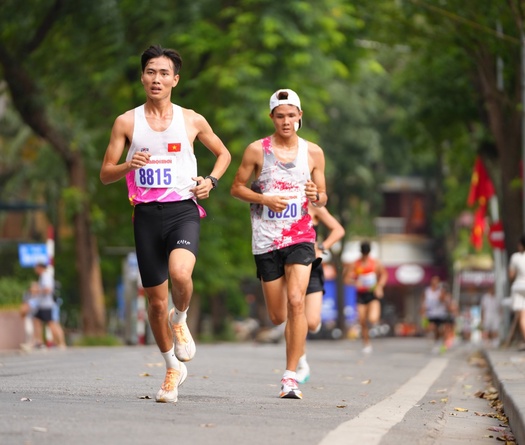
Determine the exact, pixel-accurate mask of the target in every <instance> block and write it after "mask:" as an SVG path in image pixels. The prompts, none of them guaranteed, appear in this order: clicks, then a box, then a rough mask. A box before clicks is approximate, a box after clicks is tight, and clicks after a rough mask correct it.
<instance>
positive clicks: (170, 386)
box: [155, 363, 188, 403]
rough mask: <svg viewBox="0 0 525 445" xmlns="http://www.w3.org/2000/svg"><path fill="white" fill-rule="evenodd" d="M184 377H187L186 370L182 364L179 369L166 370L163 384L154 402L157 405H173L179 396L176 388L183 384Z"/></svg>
mask: <svg viewBox="0 0 525 445" xmlns="http://www.w3.org/2000/svg"><path fill="white" fill-rule="evenodd" d="M186 377H188V369H187V368H186V365H185V364H184V363H181V364H180V369H175V368H168V369H167V370H166V377H165V378H164V383H163V384H162V386H161V387H160V389H159V392H158V393H157V396H156V397H155V400H156V401H157V402H159V403H175V402H176V401H177V398H178V395H179V391H178V388H179V386H180V385H182V384H183V383H184V380H186Z"/></svg>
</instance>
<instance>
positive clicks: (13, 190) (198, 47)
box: [0, 0, 522, 325]
mask: <svg viewBox="0 0 525 445" xmlns="http://www.w3.org/2000/svg"><path fill="white" fill-rule="evenodd" d="M496 3H497V4H496ZM521 3H522V2H521V1H516V0H514V1H513V0H509V1H508V2H493V1H490V0H462V1H460V0H447V1H446V2H442V1H437V0H436V1H433V0H428V1H426V2H423V1H419V0H375V1H373V2H370V1H367V0H355V1H347V0H320V1H316V2H310V1H304V0H289V1H286V2H283V1H278V0H233V1H232V0H180V1H177V2H173V1H169V0H143V1H141V2H135V1H131V0H101V1H98V2H93V1H91V0H77V1H75V2H69V1H66V0H27V1H26V2H25V3H24V8H21V7H20V3H19V2H17V1H15V0H4V1H3V2H1V4H0V144H1V145H0V150H1V153H2V157H1V159H0V185H1V187H0V201H9V200H12V199H23V200H30V201H34V202H39V203H45V205H46V212H47V216H48V218H49V221H51V222H52V223H53V224H54V225H55V227H56V230H57V234H58V236H57V239H56V261H55V263H56V270H57V278H58V279H60V281H62V283H63V294H64V302H65V303H64V304H65V306H64V308H65V309H66V311H67V312H68V313H69V314H71V316H70V319H71V323H72V324H73V325H76V324H79V323H81V321H80V319H81V315H80V312H81V311H82V310H88V309H85V308H83V309H81V300H82V297H81V295H80V294H81V291H80V289H79V285H78V283H79V276H80V275H81V274H82V273H84V271H82V270H79V266H78V264H79V262H78V258H79V257H80V256H82V255H83V254H84V252H82V251H79V248H78V244H76V243H75V236H77V235H76V234H75V232H74V231H73V230H72V229H71V225H72V224H73V220H74V218H75V215H78V214H79V212H80V209H81V206H82V205H84V204H85V203H87V205H88V209H89V212H88V213H89V217H88V221H87V222H88V223H89V230H90V233H91V234H92V235H94V236H95V237H96V243H97V248H98V250H99V253H100V262H99V265H98V267H100V269H101V276H102V280H103V289H104V301H105V304H106V307H107V308H113V307H114V306H115V299H116V287H117V284H118V283H119V280H120V279H121V273H122V261H123V254H122V252H125V251H126V249H132V246H133V234H132V226H131V213H132V208H131V207H130V205H129V203H128V200H127V192H126V186H125V183H124V181H120V182H118V183H115V184H112V185H110V186H103V185H102V184H101V183H100V181H99V176H98V175H99V169H100V163H101V160H102V157H103V154H104V151H105V149H106V146H107V143H108V140H109V134H110V130H111V126H112V124H113V121H114V119H115V118H116V117H117V116H118V115H119V114H121V113H123V112H124V111H126V110H128V109H131V108H134V107H136V106H138V105H140V104H141V103H143V102H144V99H145V96H144V92H143V89H142V85H141V83H140V74H141V72H140V54H141V53H142V51H143V50H144V49H145V48H147V47H148V46H149V45H150V44H154V43H159V44H161V45H162V46H164V47H172V48H176V49H177V50H179V51H180V53H181V54H182V57H183V67H182V71H181V80H180V82H179V84H178V86H177V87H176V89H175V90H174V93H173V102H175V103H178V104H180V105H181V106H183V107H187V108H192V109H195V110H196V111H198V112H199V113H201V114H202V115H204V116H205V117H206V119H207V120H208V121H209V122H210V124H211V125H212V127H213V128H214V130H215V131H216V133H217V134H218V135H219V136H220V137H221V139H222V140H223V141H224V142H225V144H226V145H227V147H228V148H229V149H230V151H231V153H232V156H233V159H232V164H231V167H230V169H229V170H228V172H227V173H226V175H225V176H224V177H223V178H222V179H221V181H220V184H219V187H218V189H217V190H214V192H213V193H212V196H211V198H210V199H209V200H206V201H203V202H202V203H201V204H202V205H203V206H204V208H205V209H206V211H207V213H208V216H207V218H205V219H204V220H203V224H202V229H201V247H200V253H199V259H198V262H197V266H196V269H195V275H194V282H195V293H196V294H197V295H199V296H200V303H201V309H202V311H205V312H206V311H211V310H212V308H213V306H214V301H215V302H217V301H219V302H220V305H221V306H224V307H225V308H226V309H227V311H226V313H227V314H229V315H230V316H244V315H246V314H247V311H248V306H247V304H246V301H245V294H246V289H247V288H251V287H250V286H253V282H254V279H255V277H254V274H255V268H254V265H253V259H252V256H251V245H250V239H251V229H250V221H249V211H248V206H247V205H246V204H245V203H242V202H240V201H237V200H234V199H232V198H231V196H230V194H229V188H230V185H231V182H232V180H233V175H234V173H235V171H236V169H237V167H238V165H239V162H240V159H241V156H242V152H243V150H244V148H245V147H246V146H247V144H248V143H250V142H251V141H253V140H255V139H258V138H260V137H263V136H265V135H267V134H270V133H271V132H272V131H273V127H272V123H271V121H270V119H269V118H268V113H269V110H268V100H269V97H270V95H271V94H272V93H273V91H275V90H276V89H278V88H292V89H294V90H296V91H297V92H298V93H299V95H300V97H301V100H302V104H303V110H304V127H303V129H301V131H300V135H301V136H302V137H304V138H306V139H309V140H312V141H314V142H316V143H318V144H320V145H321V147H323V149H324V150H325V154H326V159H327V165H326V177H327V182H328V189H329V195H330V199H329V205H328V207H329V209H330V211H331V212H332V213H333V214H334V215H335V216H336V217H337V218H338V219H339V220H340V221H341V222H342V223H343V225H344V226H345V228H346V230H347V238H349V237H353V236H373V235H374V233H373V231H372V229H371V228H372V227H373V224H372V221H373V218H374V217H375V216H377V215H379V214H380V212H381V210H382V207H381V206H382V202H381V189H380V185H381V184H382V183H383V182H384V181H385V180H386V178H388V177H390V176H419V177H423V178H424V179H425V181H426V182H427V183H428V184H432V186H433V187H434V190H435V195H436V208H435V209H434V212H433V215H432V221H433V231H434V236H435V238H436V239H438V240H442V241H445V244H446V245H447V248H448V249H449V250H451V251H452V250H453V249H455V248H461V249H463V250H466V251H468V250H469V249H470V247H469V245H468V237H465V236H464V235H461V234H459V233H458V231H457V228H456V226H455V224H454V221H455V220H456V218H457V217H458V215H459V214H460V213H461V212H462V211H464V210H465V208H466V198H467V193H468V188H469V183H470V175H471V172H472V166H473V163H474V158H475V156H476V155H477V154H479V153H482V154H483V155H484V156H486V157H487V159H489V160H492V164H491V173H492V175H493V178H494V179H495V182H496V184H497V188H498V190H499V194H500V197H501V199H502V200H503V201H504V202H507V205H508V206H514V207H517V210H516V211H517V212H518V214H519V212H520V211H521V210H520V209H521V203H518V205H516V200H515V199H514V198H512V197H510V195H506V194H505V184H502V183H501V179H500V178H501V177H505V173H504V172H502V168H505V167H504V164H503V163H502V162H500V161H501V158H502V155H505V153H506V152H502V151H501V148H498V147H499V146H498V141H497V138H496V136H495V134H494V125H493V121H491V119H490V116H489V113H488V111H487V104H488V102H487V94H485V93H484V90H483V87H482V86H481V85H480V79H482V77H480V74H479V73H480V72H481V70H482V69H483V66H482V65H481V61H482V60H487V61H495V60H496V59H498V60H501V63H502V68H501V76H502V77H501V81H502V82H503V87H502V88H503V90H500V92H499V94H500V95H501V96H502V97H501V98H499V99H498V100H500V102H501V103H505V104H506V107H507V110H511V111H507V114H508V115H511V114H512V110H514V112H515V110H516V109H517V100H516V97H519V94H518V92H516V91H515V90H516V82H517V77H516V76H517V74H516V73H519V66H518V65H519V44H517V43H516V41H518V43H519V40H517V38H518V36H519V24H518V23H517V20H516V17H519V16H520V14H521V9H519V8H520V7H521V6H522V4H521ZM516 8H518V9H516ZM516 13H517V14H518V15H516ZM498 26H499V27H500V28H499V29H502V30H503V31H502V32H503V34H504V35H505V36H506V37H505V38H501V35H500V36H499V37H498V33H497V31H496V29H497V27H498ZM500 34H501V33H500ZM484 57H485V58H484ZM493 68H494V70H496V66H494V67H493ZM26 79H29V80H30V81H28V82H26ZM491 81H492V80H491V79H488V80H487V82H491ZM494 82H495V80H494ZM494 82H493V83H494ZM505 90H506V91H505ZM27 98H28V99H27ZM26 99H27V100H26ZM25 100H26V101H25ZM513 107H514V108H513ZM35 110H41V111H43V112H44V114H43V115H45V116H46V117H47V121H46V122H47V124H48V125H47V127H46V131H43V130H39V129H41V128H43V126H42V125H41V121H40V122H37V121H36V118H31V116H37V115H38V113H36V112H35ZM47 130H50V131H47ZM508 131H509V132H511V131H513V132H514V135H515V136H516V134H517V133H519V131H520V128H512V129H510V128H509V130H508ZM56 134H58V135H60V136H61V137H62V138H63V140H66V141H67V150H64V149H63V148H60V145H59V144H56V143H55V142H56V139H54V138H53V135H56ZM517 144H518V148H519V141H518V143H517ZM509 150H510V148H509ZM513 150H514V152H515V151H516V148H514V149H513ZM195 153H196V156H197V159H198V162H199V173H200V174H203V175H204V174H207V172H209V171H210V169H211V166H212V164H213V162H214V158H213V156H211V155H210V153H209V152H208V151H207V150H206V149H205V148H204V147H203V146H202V145H199V144H198V143H197V144H196V146H195ZM75 155H80V158H81V159H82V163H83V169H84V172H85V178H86V180H85V187H84V188H83V189H82V188H78V187H76V186H72V183H71V182H72V176H71V162H72V161H71V159H72V158H73V156H75ZM513 156H514V157H515V156H516V154H515V153H514V154H513ZM511 163H512V161H509V164H511ZM507 176H508V177H510V178H512V177H515V172H514V171H513V172H507ZM513 199H514V200H513ZM512 203H514V204H512ZM0 218H1V214H0ZM509 219H512V221H514V220H515V219H516V217H515V216H514V215H510V216H509ZM521 224H522V223H521V220H519V221H514V222H512V223H510V222H509V223H507V227H508V228H509V230H510V235H511V236H512V237H514V236H515V235H516V234H517V233H518V232H519V231H520V227H521ZM485 248H487V247H485ZM10 249H11V253H9V252H10ZM119 249H120V250H119ZM94 261H95V260H94ZM0 262H1V271H2V272H1V274H2V275H7V276H9V275H13V274H15V269H16V267H14V266H13V265H14V264H15V263H16V257H15V256H14V255H13V252H12V248H11V247H9V246H8V245H7V244H6V246H5V247H3V249H2V250H0ZM80 281H81V282H82V280H80ZM87 294H88V298H89V289H88V291H87Z"/></svg>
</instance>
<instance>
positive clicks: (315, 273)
mask: <svg viewBox="0 0 525 445" xmlns="http://www.w3.org/2000/svg"><path fill="white" fill-rule="evenodd" d="M308 212H309V213H310V216H311V217H312V222H313V225H314V229H315V232H316V240H317V242H316V244H315V255H316V257H317V258H318V259H319V260H321V259H322V255H323V254H324V253H326V252H328V251H329V250H330V249H331V248H332V246H333V245H334V244H335V243H336V242H337V241H339V240H341V239H342V238H343V237H344V236H345V229H344V227H343V226H342V225H341V224H340V223H339V221H337V219H335V218H334V216H333V215H332V214H331V213H330V212H329V211H328V209H327V208H326V207H314V206H313V205H312V204H309V205H308ZM319 224H322V225H324V226H325V227H326V228H327V229H328V230H329V233H328V236H327V237H326V238H325V239H324V240H322V241H320V240H319V230H318V228H319ZM324 293H325V290H324V272H323V264H322V263H321V262H315V263H314V264H313V265H312V270H311V271H310V281H309V282H308V287H307V289H306V299H305V313H306V322H307V324H308V332H310V333H312V334H316V333H318V332H319V331H320V330H321V310H322V307H323V295H324ZM296 374H297V382H298V383H305V382H307V381H308V380H309V379H310V366H309V364H308V362H307V361H306V343H305V348H304V352H303V355H301V357H300V358H299V363H298V365H297V373H296Z"/></svg>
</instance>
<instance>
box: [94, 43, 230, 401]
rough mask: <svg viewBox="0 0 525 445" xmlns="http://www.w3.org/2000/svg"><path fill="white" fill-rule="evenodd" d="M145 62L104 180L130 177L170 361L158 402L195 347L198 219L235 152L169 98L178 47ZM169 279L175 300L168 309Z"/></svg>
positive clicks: (143, 258)
mask: <svg viewBox="0 0 525 445" xmlns="http://www.w3.org/2000/svg"><path fill="white" fill-rule="evenodd" d="M141 65H142V76H141V82H142V85H143V86H144V90H145V93H146V102H145V104H143V105H140V106H139V107H137V108H135V109H132V110H128V111H126V112H125V113H124V114H122V115H120V116H118V117H117V118H116V120H115V123H114V125H113V129H112V131H111V137H110V140H109V145H108V147H107V150H106V154H105V156H104V160H103V162H102V167H101V170H100V179H101V181H102V182H103V183H104V184H109V183H112V182H115V181H118V180H120V179H122V178H126V183H127V186H128V197H129V200H130V203H131V204H132V205H133V206H134V211H133V228H134V236H135V246H136V252H137V261H138V266H139V271H140V277H141V280H142V285H143V287H144V290H145V292H146V295H147V298H148V319H149V323H150V326H151V329H152V331H153V336H154V337H155V341H156V342H157V346H158V347H159V350H160V352H161V354H162V356H163V358H164V360H165V362H166V376H165V379H164V383H163V384H162V386H161V388H160V390H159V391H158V393H157V395H156V401H157V402H163V403H166V402H170V403H175V402H176V401H177V398H178V389H177V388H178V387H179V386H180V385H181V384H182V383H183V382H184V380H185V379H186V376H187V369H186V366H185V365H184V363H182V362H186V361H189V360H191V359H192V358H193V356H194V355H195V351H196V348H195V342H194V340H193V337H192V335H191V333H190V330H189V329H188V325H187V323H186V318H187V311H188V308H189V305H190V302H191V297H192V294H193V278H192V275H193V269H194V267H195V263H196V260H197V252H198V247H199V233H200V219H201V218H203V217H204V216H206V212H205V211H204V209H203V208H202V207H201V206H200V205H198V204H197V200H201V199H206V198H208V197H209V196H210V193H211V191H212V190H213V189H215V188H216V187H217V185H218V181H219V179H220V178H221V176H222V175H223V174H224V173H225V171H226V169H227V168H228V165H229V164H230V160H231V155H230V152H229V151H228V149H227V148H226V147H225V145H224V144H223V142H222V141H221V140H220V139H219V137H218V136H217V135H216V134H215V133H214V131H213V129H212V128H211V126H210V124H209V123H208V122H207V121H206V119H205V118H204V117H203V116H202V115H200V114H198V113H196V112H195V111H193V110H190V109H186V108H182V107H180V106H179V105H176V104H174V103H172V102H171V93H172V90H173V88H175V87H176V86H177V84H178V83H179V78H180V75H179V71H180V69H181V66H182V58H181V56H180V54H179V53H178V52H177V51H175V50H173V49H165V48H162V47H160V46H158V45H155V46H150V47H149V48H148V49H146V50H145V51H144V52H143V53H142V56H141ZM197 139H198V140H199V141H200V142H201V143H202V144H203V145H204V146H205V147H206V148H207V149H208V150H209V151H210V152H211V153H212V154H213V155H214V156H215V157H216V159H215V164H214V166H213V169H212V170H211V172H209V174H208V175H206V176H201V175H199V174H198V173H197V159H196V157H195V154H194V146H193V144H194V142H195V140H197ZM125 149H127V154H126V158H125V160H124V161H123V162H121V157H122V154H123V153H124V150H125ZM168 278H169V279H170V281H171V295H172V300H173V304H174V308H173V309H172V310H171V311H170V312H169V313H168V307H169V301H168V300H169V287H168Z"/></svg>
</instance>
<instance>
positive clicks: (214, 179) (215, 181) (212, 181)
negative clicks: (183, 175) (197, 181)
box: [204, 175, 219, 189]
mask: <svg viewBox="0 0 525 445" xmlns="http://www.w3.org/2000/svg"><path fill="white" fill-rule="evenodd" d="M204 179H209V180H210V181H211V185H212V187H211V188H212V189H214V188H217V185H218V184H219V180H218V179H217V178H215V177H213V176H209V175H208V176H205V177H204Z"/></svg>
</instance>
